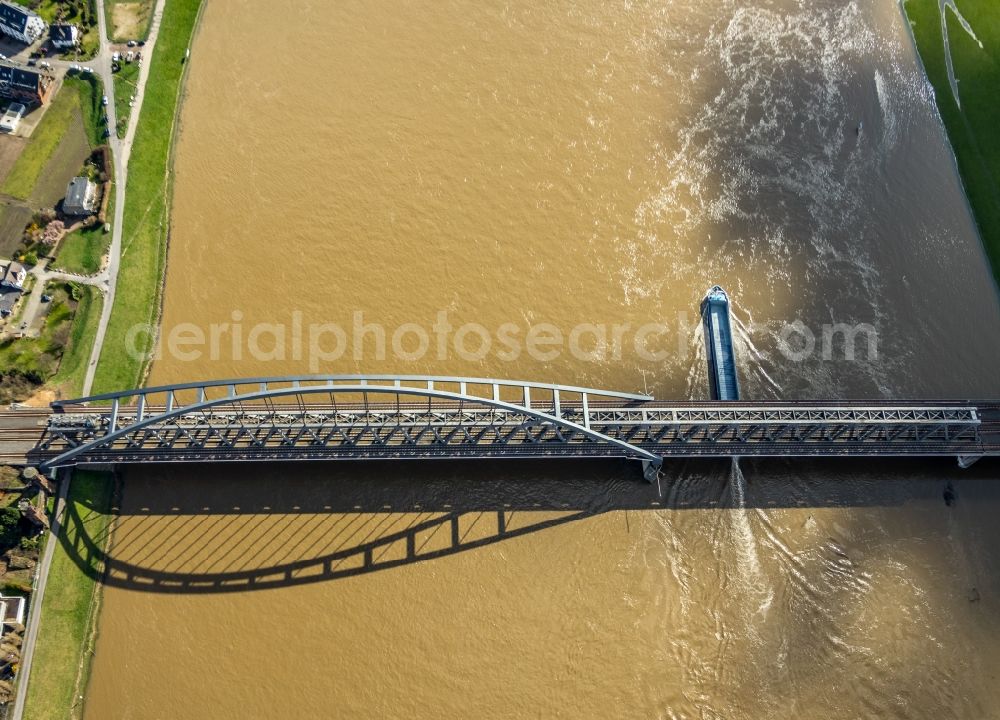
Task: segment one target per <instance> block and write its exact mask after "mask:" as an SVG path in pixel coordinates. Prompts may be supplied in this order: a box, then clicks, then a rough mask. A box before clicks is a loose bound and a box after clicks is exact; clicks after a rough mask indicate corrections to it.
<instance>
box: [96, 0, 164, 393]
mask: <svg viewBox="0 0 1000 720" xmlns="http://www.w3.org/2000/svg"><path fill="white" fill-rule="evenodd" d="M163 4H164V0H156V6H155V7H154V8H153V18H152V20H151V21H150V26H149V36H148V37H147V38H146V45H145V47H144V48H143V54H144V55H145V57H146V58H147V62H145V63H143V64H142V67H141V68H140V69H139V80H138V83H137V87H136V91H135V104H134V106H133V107H132V112H131V114H130V115H129V121H128V128H127V130H126V132H125V137H124V138H122V139H118V137H117V135H116V134H114V133H113V134H112V136H111V137H110V138H109V143H108V144H109V146H110V147H111V155H112V157H113V158H114V166H115V217H114V220H113V221H112V225H111V247H110V248H109V250H108V263H107V266H106V267H105V268H104V271H103V273H102V275H103V279H104V280H106V285H104V306H103V308H101V320H100V322H99V323H98V325H97V333H96V335H95V337H94V347H93V349H92V350H91V353H90V361H89V362H88V364H87V374H86V376H85V377H84V380H83V394H84V395H88V394H90V388H91V386H92V385H93V384H94V373H95V372H96V371H97V361H98V360H100V358H101V350H102V349H103V348H104V338H105V336H106V335H107V331H108V323H109V322H110V320H111V310H112V308H114V304H115V290H116V289H117V287H118V268H119V264H120V262H121V254H122V223H123V220H124V216H125V186H126V184H127V181H128V160H129V156H130V155H131V154H132V142H133V140H134V139H135V128H136V125H137V124H138V122H139V115H140V112H139V111H140V110H141V108H142V99H143V96H144V95H145V92H146V80H147V79H148V78H149V67H150V65H151V64H152V62H151V61H152V57H153V49H154V48H155V47H156V36H157V35H158V34H159V30H160V21H161V19H162V17H163ZM97 18H98V28H99V30H100V34H101V49H100V51H99V52H98V56H97V58H96V59H95V60H94V61H93V62H91V63H89V64H90V66H91V67H93V68H94V71H95V72H97V73H98V74H99V75H100V76H101V79H102V80H103V81H104V87H105V88H106V89H107V91H108V92H109V93H110V92H111V91H112V88H113V85H112V82H113V80H112V76H111V54H112V51H111V49H110V47H109V43H108V40H107V38H108V32H107V27H105V17H104V0H98V2H97ZM108 127H109V128H116V127H118V119H117V116H116V115H115V104H114V103H113V102H112V103H108Z"/></svg>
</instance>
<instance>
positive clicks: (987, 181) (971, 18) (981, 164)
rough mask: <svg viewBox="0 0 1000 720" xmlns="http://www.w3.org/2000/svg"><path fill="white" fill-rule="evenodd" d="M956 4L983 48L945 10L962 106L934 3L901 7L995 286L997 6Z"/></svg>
mask: <svg viewBox="0 0 1000 720" xmlns="http://www.w3.org/2000/svg"><path fill="white" fill-rule="evenodd" d="M956 5H957V7H958V9H959V11H960V12H961V13H962V15H963V16H964V17H965V19H966V20H967V21H968V22H969V24H970V25H971V26H972V30H973V31H974V32H975V34H976V37H977V38H978V39H979V42H981V43H982V44H983V46H982V48H980V46H979V43H977V42H976V41H975V40H974V39H973V38H972V37H971V36H970V35H969V34H968V33H967V32H966V31H965V29H964V28H963V27H962V25H961V24H960V23H959V21H958V18H956V17H955V14H954V13H953V12H952V11H951V10H947V11H946V15H947V24H948V38H949V42H950V45H951V58H952V64H953V67H954V72H955V77H956V78H957V79H958V81H959V83H958V84H959V100H960V102H961V108H960V107H959V105H958V104H957V103H956V102H955V98H954V96H953V94H952V90H951V84H950V83H949V81H948V69H947V64H946V59H945V48H944V37H943V36H942V34H941V17H940V15H939V11H938V0H906V2H905V4H904V8H905V10H906V14H907V16H908V18H909V20H910V24H911V26H912V28H913V35H914V37H915V38H916V41H917V49H918V50H919V52H920V57H921V59H922V60H923V63H924V67H925V68H926V70H927V77H928V78H929V79H930V81H931V84H932V85H933V86H934V94H935V96H936V99H937V106H938V109H939V111H940V112H941V117H942V119H943V120H944V124H945V127H946V128H947V130H948V137H949V138H950V140H951V145H952V147H953V148H954V150H955V157H956V158H957V159H958V168H959V171H960V172H961V174H962V182H963V184H964V185H965V192H966V195H968V198H969V202H970V204H971V205H972V211H973V213H974V214H975V217H976V222H977V223H978V225H979V232H980V234H981V236H982V238H983V243H984V245H985V247H986V253H987V255H989V258H990V262H991V263H992V265H993V274H994V277H996V278H997V281H998V282H1000V133H998V132H997V127H998V125H1000V103H998V102H997V101H996V91H997V88H998V87H1000V5H998V4H997V3H996V0H957V2H956Z"/></svg>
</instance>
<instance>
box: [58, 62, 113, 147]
mask: <svg viewBox="0 0 1000 720" xmlns="http://www.w3.org/2000/svg"><path fill="white" fill-rule="evenodd" d="M63 87H64V89H65V88H73V89H74V90H76V91H77V94H78V95H79V96H80V112H81V115H82V116H83V127H84V130H85V131H86V134H87V142H89V143H90V147H92V148H95V147H97V146H98V145H103V144H104V107H103V106H102V105H101V96H102V95H104V83H102V82H101V79H100V78H99V77H98V76H97V75H94V74H93V73H79V74H75V73H74V74H72V75H71V74H67V75H66V79H65V80H64V81H63Z"/></svg>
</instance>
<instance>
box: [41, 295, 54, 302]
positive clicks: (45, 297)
mask: <svg viewBox="0 0 1000 720" xmlns="http://www.w3.org/2000/svg"><path fill="white" fill-rule="evenodd" d="M51 301H52V296H51V295H42V302H51Z"/></svg>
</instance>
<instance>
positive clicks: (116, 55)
mask: <svg viewBox="0 0 1000 720" xmlns="http://www.w3.org/2000/svg"><path fill="white" fill-rule="evenodd" d="M121 57H122V55H121V53H117V52H116V53H112V55H111V62H118V61H119V60H121Z"/></svg>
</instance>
